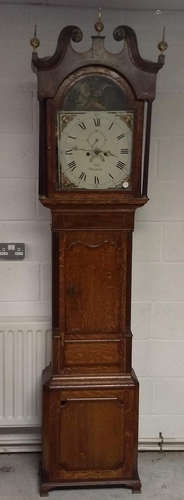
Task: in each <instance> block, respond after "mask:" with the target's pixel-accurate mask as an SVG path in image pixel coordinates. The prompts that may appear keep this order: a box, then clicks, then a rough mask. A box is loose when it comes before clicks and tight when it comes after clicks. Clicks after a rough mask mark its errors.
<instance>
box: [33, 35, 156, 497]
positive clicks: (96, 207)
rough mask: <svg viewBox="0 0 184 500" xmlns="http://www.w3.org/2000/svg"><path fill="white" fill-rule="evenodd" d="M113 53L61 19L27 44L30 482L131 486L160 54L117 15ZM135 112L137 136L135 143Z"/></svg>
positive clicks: (135, 480) (136, 483) (136, 482)
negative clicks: (35, 242) (46, 329)
mask: <svg viewBox="0 0 184 500" xmlns="http://www.w3.org/2000/svg"><path fill="white" fill-rule="evenodd" d="M113 36H114V39H115V40H117V41H120V42H121V41H122V42H123V48H122V49H121V51H120V52H119V53H117V54H111V53H109V52H107V51H106V49H105V48H104V37H102V36H101V35H99V34H98V35H97V36H93V37H92V48H91V49H90V50H89V51H87V52H83V53H82V52H77V51H76V50H75V49H74V48H73V42H79V41H80V40H81V38H82V33H81V31H80V29H79V28H76V27H75V26H68V27H66V28H64V29H63V30H62V31H61V33H60V36H59V39H58V43H57V47H56V51H55V53H54V55H53V56H51V57H50V58H44V59H40V58H39V57H38V56H37V54H36V53H35V52H34V53H33V57H32V64H33V69H34V71H35V72H36V73H37V78H38V97H39V101H40V167H39V178H40V184H39V190H40V201H41V202H42V204H43V205H44V206H46V207H48V208H50V210H51V214H52V259H53V265H52V268H53V273H52V274H53V278H52V295H53V305H52V345H53V356H52V364H51V365H50V366H49V367H47V368H46V370H45V371H44V373H43V453H42V463H41V472H40V482H41V484H40V494H41V495H42V496H47V494H48V492H49V490H52V489H55V488H67V487H71V486H72V487H75V486H81V487H85V486H106V487H107V486H121V487H129V488H131V489H132V491H133V492H139V491H140V489H141V482H140V479H139V475H138V471H137V447H138V396H139V386H138V380H137V378H136V376H135V373H134V371H133V369H132V363H131V351H132V333H131V324H130V316H131V258H132V232H133V228H134V213H135V210H136V208H138V207H140V206H142V205H144V204H145V203H146V202H147V200H148V198H147V181H148V159H149V140H150V124H151V105H152V101H153V100H154V97H155V85H156V74H157V72H158V70H159V69H160V68H161V67H162V66H163V63H164V58H163V55H160V56H159V59H158V62H157V63H153V62H149V61H144V60H143V59H142V58H141V56H140V54H139V51H138V47H137V40H136V35H135V33H134V31H133V30H132V29H131V28H129V27H127V26H119V27H118V28H117V29H116V30H115V31H114V34H113ZM143 123H145V137H144V148H143Z"/></svg>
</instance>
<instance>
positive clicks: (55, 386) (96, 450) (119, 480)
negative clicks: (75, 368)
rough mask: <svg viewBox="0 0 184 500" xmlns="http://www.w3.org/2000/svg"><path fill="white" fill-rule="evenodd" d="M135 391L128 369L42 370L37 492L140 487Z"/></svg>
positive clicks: (136, 383)
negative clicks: (113, 372)
mask: <svg viewBox="0 0 184 500" xmlns="http://www.w3.org/2000/svg"><path fill="white" fill-rule="evenodd" d="M49 373H50V375H49ZM138 392H139V386H138V381H137V378H136V376H135V374H134V372H133V371H132V372H131V373H129V374H120V375H107V376H106V377H104V376H99V375H98V376H95V375H94V376H85V377H84V376H83V375H78V376H77V377H76V376H75V377H72V376H66V375H53V374H51V372H50V370H49V369H47V370H46V371H45V373H44V386H43V456H42V466H41V488H40V492H41V495H42V496H46V495H47V493H48V491H49V490H53V489H59V488H61V489H64V488H76V487H86V488H88V487H108V486H111V487H113V486H114V487H121V488H123V487H124V488H130V489H132V491H133V492H138V491H140V489H141V483H140V480H139V476H138V474H137V429H138Z"/></svg>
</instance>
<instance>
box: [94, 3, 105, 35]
mask: <svg viewBox="0 0 184 500" xmlns="http://www.w3.org/2000/svg"><path fill="white" fill-rule="evenodd" d="M103 29H104V24H103V22H102V9H101V8H100V7H99V9H98V21H97V22H96V23H95V30H96V31H97V33H101V32H102V31H103Z"/></svg>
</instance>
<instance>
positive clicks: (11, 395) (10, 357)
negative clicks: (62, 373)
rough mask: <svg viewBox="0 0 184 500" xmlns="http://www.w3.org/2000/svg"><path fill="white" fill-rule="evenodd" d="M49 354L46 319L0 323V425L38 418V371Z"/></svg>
mask: <svg viewBox="0 0 184 500" xmlns="http://www.w3.org/2000/svg"><path fill="white" fill-rule="evenodd" d="M50 357H51V330H50V326H49V323H48V322H47V323H46V322H43V321H40V322H35V323H34V322H31V323H22V322H21V323H19V324H18V323H15V322H13V321H12V322H11V323H10V322H7V323H1V324H0V427H7V426H8V427H14V428H15V427H19V426H21V427H27V426H28V427H32V426H39V425H40V422H41V374H42V370H43V368H44V367H45V366H46V365H48V364H49V362H50Z"/></svg>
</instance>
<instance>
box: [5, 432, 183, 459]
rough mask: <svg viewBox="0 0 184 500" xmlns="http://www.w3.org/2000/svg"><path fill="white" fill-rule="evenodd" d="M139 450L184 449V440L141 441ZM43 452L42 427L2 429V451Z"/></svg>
mask: <svg viewBox="0 0 184 500" xmlns="http://www.w3.org/2000/svg"><path fill="white" fill-rule="evenodd" d="M139 451H184V440H180V439H171V438H166V437H165V438H164V442H163V443H162V446H160V442H159V440H158V439H157V438H146V439H143V440H140V441H139ZM28 452H29V453H32V452H41V431H40V429H36V430H35V429H34V428H30V429H27V428H26V429H21V430H20V429H17V428H16V429H15V430H14V429H11V430H10V429H1V432H0V453H28Z"/></svg>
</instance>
